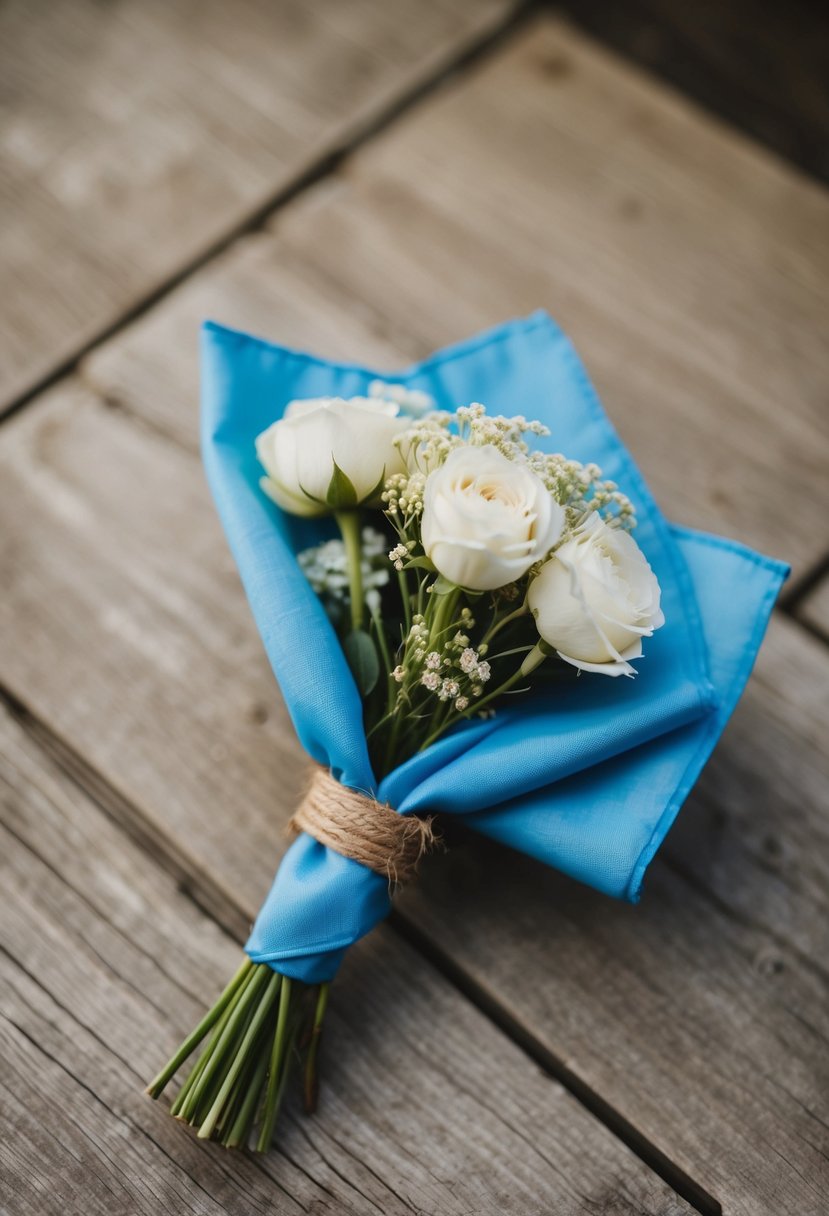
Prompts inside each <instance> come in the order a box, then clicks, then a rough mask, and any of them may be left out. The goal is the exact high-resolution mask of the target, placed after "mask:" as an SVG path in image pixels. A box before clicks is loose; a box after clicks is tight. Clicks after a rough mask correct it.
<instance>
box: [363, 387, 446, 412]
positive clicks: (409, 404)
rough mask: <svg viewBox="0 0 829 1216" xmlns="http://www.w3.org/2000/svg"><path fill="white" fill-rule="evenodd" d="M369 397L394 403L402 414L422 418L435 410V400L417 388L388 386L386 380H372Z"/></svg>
mask: <svg viewBox="0 0 829 1216" xmlns="http://www.w3.org/2000/svg"><path fill="white" fill-rule="evenodd" d="M368 395H369V397H375V398H379V399H380V400H381V401H393V402H394V404H395V405H396V406H399V408H400V412H401V414H410V415H411V416H412V418H420V417H422V416H423V415H424V414H428V413H429V412H430V411H432V410H434V408H435V399H434V397H430V396H429V394H428V393H423V392H421V391H420V389H417V388H406V386H405V384H387V383H386V381H385V380H372V382H371V384H370V385H369V386H368Z"/></svg>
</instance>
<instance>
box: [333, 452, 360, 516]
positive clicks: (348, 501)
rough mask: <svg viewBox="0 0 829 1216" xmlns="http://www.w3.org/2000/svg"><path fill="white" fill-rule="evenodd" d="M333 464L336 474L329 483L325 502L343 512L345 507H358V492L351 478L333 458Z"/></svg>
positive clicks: (334, 473)
mask: <svg viewBox="0 0 829 1216" xmlns="http://www.w3.org/2000/svg"><path fill="white" fill-rule="evenodd" d="M331 463H332V464H333V465H334V472H333V473H332V474H331V480H330V481H329V483H328V491H327V493H326V495H325V501H326V502H327V503H328V505H329V507H333V508H334V509H335V510H336V511H339V510H341V509H342V508H343V507H356V506H357V491H356V490H355V489H354V485H353V483H352V481H351V478H350V477H348V476H346V474H345V473H344V472H343V471H342V469H341V468H340V466H339V465H338V464H337V462H336V460H334V458H333V457H332V460H331Z"/></svg>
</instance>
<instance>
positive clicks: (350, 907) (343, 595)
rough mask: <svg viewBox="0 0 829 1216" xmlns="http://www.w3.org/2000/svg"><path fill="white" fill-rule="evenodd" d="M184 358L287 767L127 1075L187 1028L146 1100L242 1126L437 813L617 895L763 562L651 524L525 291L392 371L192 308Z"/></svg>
mask: <svg viewBox="0 0 829 1216" xmlns="http://www.w3.org/2000/svg"><path fill="white" fill-rule="evenodd" d="M203 355H204V376H205V378H204V385H203V420H204V435H203V440H204V455H205V462H206V466H207V471H208V476H209V479H210V482H211V485H212V488H213V491H214V495H215V497H216V500H217V503H218V506H219V510H220V513H221V515H222V518H223V521H224V524H225V529H226V531H227V534H228V537H229V540H230V543H231V546H232V548H233V550H234V553H235V556H236V559H237V562H238V565H239V568H240V571H241V574H242V577H243V580H244V582H245V586H246V589H247V592H248V596H249V598H250V601H251V604H252V606H253V609H254V614H255V616H256V619H257V623H258V624H259V628H260V631H261V633H262V637H263V641H264V643H265V648H266V650H267V652H268V655H269V658H270V659H271V662H272V664H273V666H274V669H275V672H276V674H277V677H278V678H279V680H280V683H281V685H282V688H283V693H284V695H285V699H286V702H287V704H288V708H289V710H290V712H291V714H292V717H293V720H294V723H295V725H296V728H297V731H298V734H299V737H300V741H301V742H302V744H303V745H304V747H305V749H306V751H307V752H308V753H309V756H310V758H311V760H312V761H313V762H314V763H313V768H312V772H311V775H310V778H309V785H308V790H307V794H306V796H305V797H304V799H303V800H302V802H301V803H300V805H299V806H298V807H297V809H296V811H295V813H294V815H293V818H292V821H291V826H292V828H293V830H294V831H295V832H296V833H297V834H298V835H297V839H296V840H295V841H294V843H293V844H292V846H291V847H290V849H289V850H288V852H287V854H286V855H285V858H284V859H283V863H282V865H281V867H280V869H279V872H278V874H277V877H276V880H275V882H274V885H273V887H272V889H271V892H270V894H269V895H268V897H267V899H266V901H265V904H264V906H263V908H262V910H261V912H260V914H259V917H258V918H257V921H256V924H255V925H254V927H253V932H252V934H251V937H250V940H249V941H248V943H247V946H246V954H245V958H244V960H243V962H242V965H241V966H240V968H239V970H238V972H237V974H236V975H235V976H234V977H233V978H232V980H231V981H230V983H229V984H228V986H227V988H226V989H225V991H224V992H223V993H222V994H221V996H220V997H219V999H218V1001H217V1002H216V1003H215V1005H214V1006H213V1007H212V1009H211V1010H210V1011H209V1012H208V1013H207V1014H206V1015H205V1017H204V1018H203V1020H202V1021H201V1022H200V1023H199V1025H198V1026H197V1027H196V1028H195V1030H194V1031H193V1033H192V1034H191V1035H190V1036H189V1037H188V1038H187V1039H186V1040H185V1042H184V1043H183V1044H182V1045H181V1047H180V1049H179V1050H178V1051H177V1052H176V1054H175V1055H174V1056H173V1058H172V1059H171V1060H170V1061H169V1063H168V1064H167V1065H166V1067H165V1068H164V1069H163V1070H162V1071H161V1073H159V1075H158V1077H156V1079H155V1080H154V1081H153V1082H152V1084H151V1085H150V1087H149V1092H150V1093H151V1094H152V1096H153V1097H157V1096H158V1095H159V1094H160V1093H161V1092H162V1090H163V1089H164V1088H165V1087H166V1085H167V1084H168V1082H169V1081H170V1080H171V1079H172V1077H173V1076H174V1074H175V1073H176V1072H177V1071H178V1069H179V1068H180V1067H181V1066H182V1064H184V1063H185V1061H186V1060H187V1059H188V1058H189V1057H190V1056H191V1055H192V1054H193V1053H194V1052H196V1051H197V1049H199V1048H200V1049H201V1050H200V1054H199V1055H198V1057H197V1059H196V1062H195V1064H194V1066H193V1067H192V1069H191V1071H190V1072H189V1075H188V1076H187V1078H186V1079H185V1081H184V1083H183V1085H182V1087H181V1088H180V1090H179V1092H178V1094H177V1096H176V1098H175V1100H174V1102H173V1105H172V1113H173V1114H174V1115H176V1116H177V1117H178V1118H179V1119H182V1120H183V1121H185V1122H187V1123H189V1124H191V1125H192V1126H193V1127H195V1128H196V1129H197V1130H198V1135H199V1136H200V1137H202V1138H210V1139H215V1140H218V1141H220V1142H221V1143H222V1144H224V1145H227V1146H230V1147H234V1146H235V1147H241V1146H245V1145H248V1144H253V1145H254V1146H255V1147H256V1148H257V1149H258V1150H260V1151H264V1150H266V1149H267V1148H268V1147H269V1145H270V1144H271V1141H272V1138H273V1135H274V1128H275V1124H276V1118H277V1114H278V1111H279V1107H280V1103H281V1101H282V1097H283V1094H284V1091H285V1086H286V1083H287V1079H288V1077H289V1075H290V1073H291V1071H292V1069H293V1068H295V1067H299V1068H300V1069H301V1072H302V1076H303V1088H304V1096H305V1106H306V1109H307V1110H309V1111H311V1110H313V1109H314V1107H315V1104H316V1100H317V1088H318V1082H317V1073H318V1069H317V1061H318V1053H319V1043H320V1036H321V1032H322V1026H323V1021H324V1017H325V1011H326V1006H327V1003H328V998H329V986H330V983H331V981H332V980H333V978H334V976H335V974H336V971H337V968H338V965H339V963H340V961H341V959H342V957H343V954H344V953H345V951H346V949H347V948H348V947H349V946H350V945H351V944H352V943H353V942H354V941H356V940H357V939H358V938H359V937H361V936H362V935H363V934H365V933H366V932H368V931H369V930H370V929H371V928H372V927H373V925H375V924H376V923H377V922H378V921H379V920H380V919H381V918H382V917H383V916H385V915H386V914H387V912H388V910H389V908H390V901H391V897H392V895H393V892H394V890H395V888H396V887H397V886H398V885H399V884H402V883H405V882H408V881H411V880H412V878H413V877H414V876H415V874H416V871H417V867H418V863H419V861H420V859H421V857H422V855H423V854H424V853H425V852H426V851H428V850H429V849H430V848H432V847H433V846H434V845H435V843H436V833H435V828H434V822H433V820H434V816H435V815H436V814H437V813H451V814H463V815H464V816H465V817H466V819H467V821H468V822H469V823H470V824H471V825H472V826H473V827H476V828H477V829H479V830H481V831H483V832H485V833H487V834H489V835H491V836H494V837H496V838H497V839H500V840H503V841H504V842H505V843H508V844H511V845H513V846H514V847H518V848H521V849H523V850H524V851H526V852H528V853H530V854H532V855H534V856H536V857H538V858H540V859H541V860H543V861H545V862H547V863H548V864H552V865H556V866H558V867H559V868H561V869H564V870H566V871H567V872H569V873H570V874H572V875H574V876H575V877H577V878H580V879H582V880H584V881H587V882H589V883H591V884H592V885H594V886H596V887H598V888H599V889H601V890H604V891H607V892H608V893H610V894H614V895H618V896H622V897H625V898H628V899H636V898H637V897H638V894H639V889H640V886H641V881H642V876H643V874H644V870H645V868H646V867H647V865H648V863H649V861H650V860H651V858H652V857H653V855H654V853H655V851H656V849H657V848H658V845H659V843H660V842H661V840H662V838H663V837H664V835H665V833H666V832H667V830H668V827H669V826H670V824H671V822H672V821H673V818H674V816H675V815H676V812H677V810H678V808H679V806H680V804H681V802H682V800H683V799H684V797H685V795H686V794H687V792H688V790H689V789H690V786H691V784H692V783H693V781H694V779H695V778H696V776H697V774H698V773H699V771H700V769H701V767H702V765H703V763H704V762H705V760H706V758H707V756H708V755H709V754H710V751H711V749H712V747H713V745H714V742H715V740H716V737H717V736H718V734H719V732H720V731H721V730H722V727H723V725H724V723H725V721H726V720H727V718H728V716H729V714H730V712H731V710H732V709H733V706H734V704H735V702H736V699H737V697H738V696H739V693H740V691H741V689H742V687H743V685H744V683H745V680H746V679H747V677H748V674H749V672H750V669H751V665H752V663H753V659H754V656H755V654H756V651H757V649H758V647H759V644H760V640H761V637H762V632H763V629H764V627H765V624H766V621H767V618H768V614H769V612H770V610H771V607H772V605H773V603H774V599H775V597H776V594H777V592H778V590H779V587H780V584H781V582H782V579H783V578H784V577H785V574H786V568H785V567H784V566H783V565H781V564H780V563H777V562H773V561H771V560H770V559H766V558H762V557H760V556H759V555H757V554H753V553H751V552H750V551H748V550H746V549H744V548H742V547H741V546H737V545H734V544H732V543H731V542H727V541H722V540H720V539H719V538H712V537H702V536H700V535H699V534H694V533H690V532H687V531H684V530H678V529H672V528H670V527H669V526H668V525H667V524H666V523H665V521H664V520H663V518H662V516H661V515H660V513H659V511H658V509H657V507H656V505H655V503H654V502H653V500H652V498H651V497H650V495H649V493H648V491H647V489H646V487H645V486H644V484H643V482H642V479H641V477H640V475H639V474H638V472H637V470H636V469H635V467H634V466H633V465H632V463H631V461H630V458H629V457H628V455H627V453H626V452H625V450H624V448H623V447H622V445H621V444H620V443H619V440H618V439H617V437H616V436H615V434H614V433H613V431H612V430H611V428H610V426H609V424H608V422H607V419H606V418H605V416H604V414H603V413H602V411H601V407H600V406H599V403H598V401H597V399H596V397H595V394H594V392H593V390H592V388H591V387H590V385H589V383H588V382H587V380H586V377H585V375H584V372H583V370H582V368H581V365H580V363H579V362H578V360H577V359H576V357H575V354H574V353H573V351H572V348H571V347H570V346H569V344H568V343H567V341H566V339H564V337H563V335H561V333H560V331H558V330H557V329H556V327H555V326H554V325H553V323H552V322H551V321H550V320H549V318H548V317H547V316H546V314H536V315H535V316H534V317H531V318H528V319H526V320H524V321H518V322H512V323H509V324H507V325H505V326H502V327H499V328H498V329H496V330H495V331H492V332H491V333H489V334H486V335H483V336H482V337H481V338H478V339H473V340H471V341H470V342H467V343H462V344H460V345H459V346H456V347H453V348H449V349H448V350H447V351H444V352H440V353H439V354H438V355H436V356H433V358H432V359H431V360H428V361H427V362H426V363H425V364H422V365H420V366H419V367H416V368H413V369H410V370H409V371H408V372H406V373H404V374H402V375H400V376H397V377H394V378H383V377H381V376H378V375H377V374H376V373H372V372H370V371H369V370H368V369H361V368H357V367H351V366H346V365H335V364H330V363H326V362H324V361H321V360H314V359H311V358H310V357H308V356H305V355H301V354H298V353H296V352H292V351H287V350H284V349H281V348H278V347H272V346H270V345H268V344H267V343H263V342H259V341H257V340H254V339H250V338H248V337H246V336H245V335H241V334H235V333H233V332H232V331H229V330H222V329H220V328H219V327H216V326H212V325H208V326H206V327H205V331H204V350H203ZM479 399H480V400H485V401H486V405H484V404H480V401H479ZM518 411H520V412H518ZM657 631H658V632H657ZM640 661H641V662H640ZM608 677H610V678H608ZM621 677H624V678H621Z"/></svg>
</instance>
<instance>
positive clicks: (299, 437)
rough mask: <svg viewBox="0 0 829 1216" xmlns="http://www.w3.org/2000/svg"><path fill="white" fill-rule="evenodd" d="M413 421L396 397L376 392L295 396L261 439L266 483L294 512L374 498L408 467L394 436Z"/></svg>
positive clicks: (308, 512)
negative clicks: (371, 394) (404, 414)
mask: <svg viewBox="0 0 829 1216" xmlns="http://www.w3.org/2000/svg"><path fill="white" fill-rule="evenodd" d="M409 424H410V419H407V418H405V417H400V416H399V407H398V406H397V404H396V403H395V402H393V401H384V400H381V399H380V398H377V397H372V398H370V397H352V398H351V399H350V400H349V401H345V400H343V398H342V397H314V398H309V399H308V400H305V401H292V402H290V404H289V405H288V406H287V408H286V410H285V414H284V417H283V418H281V419H280V420H279V421H278V422H275V423H274V424H273V426H270V427H268V429H267V430H266V431H263V432H262V434H261V435H259V436H258V437H257V440H256V454H257V456H258V457H259V460H260V463H261V464H262V465H263V466H264V468H265V471H266V472H267V477H263V478H262V481H261V485H262V489H263V490H264V491H265V492H266V493H267V494H268V495H269V496H270V497H271V498H272V499H273V500H274V502H275V503H276V504H277V505H278V506H280V507H282V509H283V510H284V511H289V512H290V513H291V514H292V515H329V514H331V512H332V511H340V510H345V509H348V508H350V507H356V506H358V505H359V504H361V503H374V502H375V501H377V500H379V496H380V493H381V491H382V489H383V485H384V483H385V481H386V479H387V478H388V477H391V476H392V474H393V473H400V472H402V471H403V469H404V465H403V461H402V459H401V457H400V454H399V452H398V451H397V448H396V447H395V446H394V439H395V437H396V436H397V435H399V434H400V432H401V431H403V430H405V429H406V427H407V426H408V425H409Z"/></svg>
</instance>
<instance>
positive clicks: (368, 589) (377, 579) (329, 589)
mask: <svg viewBox="0 0 829 1216" xmlns="http://www.w3.org/2000/svg"><path fill="white" fill-rule="evenodd" d="M362 539H363V544H362V573H363V590H364V591H365V597H366V604H367V605H368V608H369V611H370V612H371V613H376V612H378V611H379V609H380V590H381V589H382V588H383V587H385V586H386V584H387V583H388V581H389V568H388V563H387V562H386V560H385V558H386V546H387V545H388V539H387V538H386V537H385V536H384V535H383V533H382V532H378V530H377V529H376V528H363V531H362ZM297 561H298V562H299V566H300V569H301V570H302V573H303V574H304V575H305V577H306V578H307V579H308V582H309V583H310V584H311V586H312V587H313V589H314V591H316V593H317V595H320V596H323V597H328V598H330V599H332V600H335V601H344V600H346V599H347V598H348V559H347V558H346V554H345V545H344V544H343V542H342V541H341V540H339V539H337V540H326V541H323V543H322V544H321V545H314V546H313V548H311V549H303V550H302V552H300V553H298V554H297Z"/></svg>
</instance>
